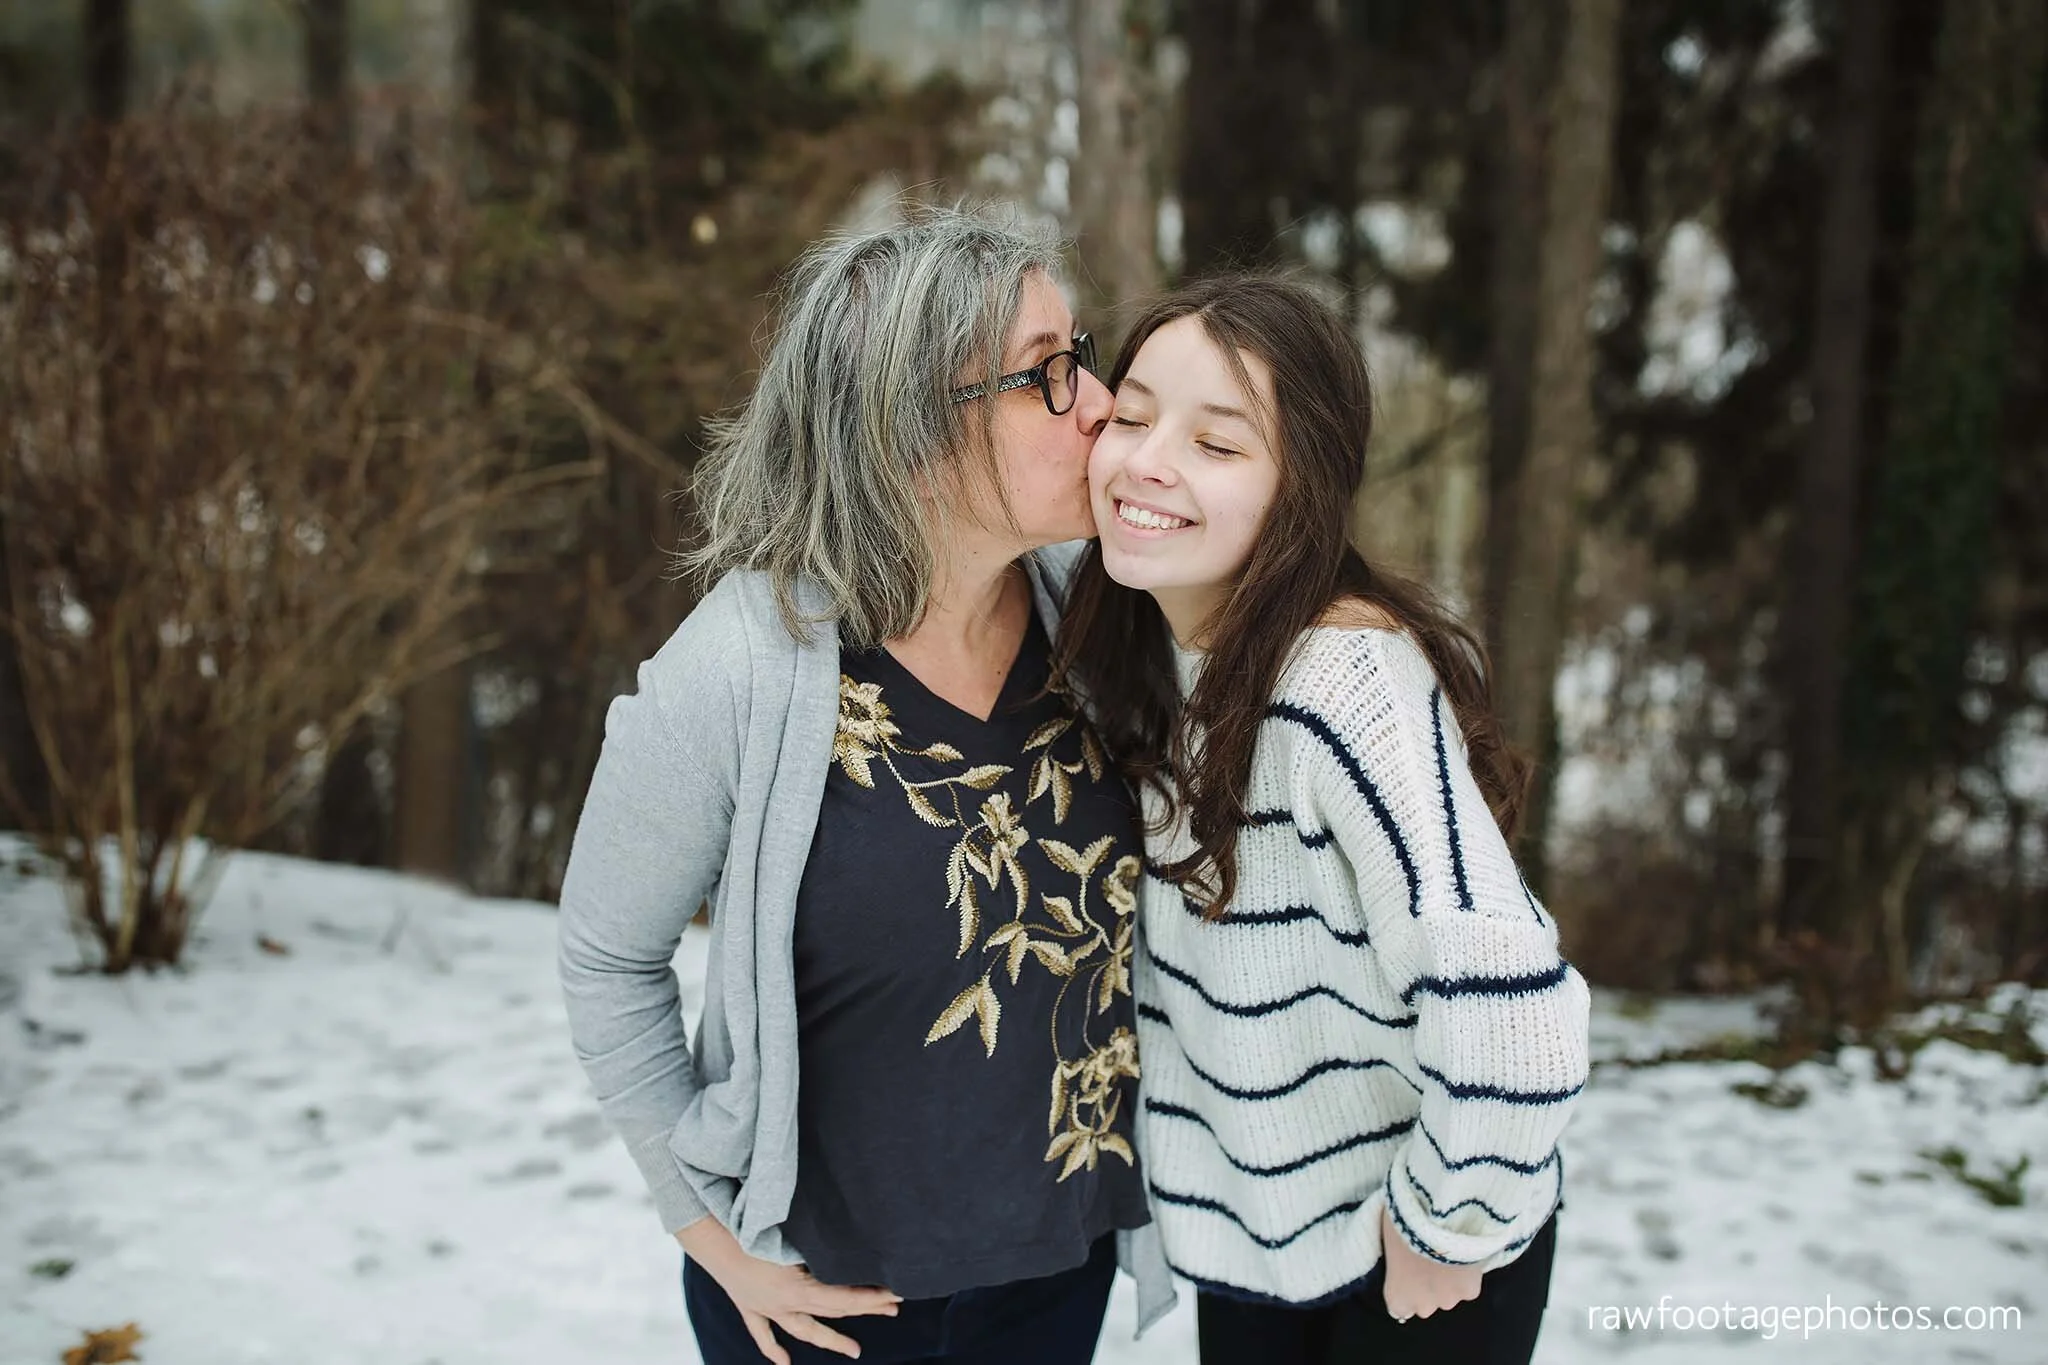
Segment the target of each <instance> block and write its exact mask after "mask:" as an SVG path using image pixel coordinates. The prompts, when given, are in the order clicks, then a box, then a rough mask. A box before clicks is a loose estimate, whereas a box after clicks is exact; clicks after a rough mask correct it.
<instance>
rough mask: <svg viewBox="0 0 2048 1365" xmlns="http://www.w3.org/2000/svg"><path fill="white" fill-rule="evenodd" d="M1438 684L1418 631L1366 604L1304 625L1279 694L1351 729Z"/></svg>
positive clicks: (1426, 693)
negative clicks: (1360, 609)
mask: <svg viewBox="0 0 2048 1365" xmlns="http://www.w3.org/2000/svg"><path fill="white" fill-rule="evenodd" d="M1362 605H1363V604H1361V606H1362ZM1366 612H1370V613H1373V614H1372V616H1366V615H1365V614H1364V613H1366ZM1435 686H1436V674H1435V672H1434V670H1432V669H1431V667H1430V663H1429V658H1428V656H1427V655H1425V654H1424V653H1423V652H1422V647H1421V645H1419V644H1418V643H1417V642H1416V640H1415V637H1414V636H1412V635H1410V634H1409V633H1408V632H1407V631H1406V630H1403V629H1401V628H1400V627H1399V626H1397V625H1396V624H1395V623H1394V622H1393V621H1391V620H1390V619H1387V618H1385V617H1384V616H1380V615H1379V614H1378V613H1377V612H1376V611H1375V610H1374V609H1373V608H1369V607H1366V608H1364V610H1363V612H1361V613H1356V614H1346V615H1343V616H1340V617H1338V618H1337V619H1335V620H1331V619H1328V618H1326V619H1324V620H1322V621H1319V622H1317V623H1316V624H1315V625H1312V626H1310V627H1309V628H1308V629H1307V630H1305V631H1303V632H1302V633H1301V636H1300V638H1299V639H1298V640H1297V641H1296V642H1295V647H1294V652H1293V654H1292V655H1291V656H1290V658H1289V660H1288V664H1287V667H1286V669H1285V670H1284V671H1283V672H1282V673H1281V675H1280V683H1279V686H1278V687H1277V688H1275V689H1274V698H1273V700H1274V702H1275V703H1276V704H1280V705H1288V706H1293V707H1297V708H1301V709H1304V710H1307V711H1310V712H1313V713H1314V714H1316V715H1318V716H1320V717H1321V718H1322V719H1323V720H1325V721H1327V722H1328V723H1329V724H1330V725H1331V726H1333V727H1335V728H1338V729H1349V728H1352V727H1353V726H1354V725H1356V724H1359V723H1361V722H1362V721H1366V720H1369V719H1371V718H1372V717H1373V716H1374V715H1376V714H1379V713H1383V712H1384V711H1385V710H1386V709H1387V708H1388V707H1389V706H1390V705H1392V704H1394V703H1397V702H1404V701H1410V700H1414V699H1418V698H1423V699H1426V698H1427V697H1428V696H1429V695H1430V693H1431V692H1432V691H1434V689H1435Z"/></svg>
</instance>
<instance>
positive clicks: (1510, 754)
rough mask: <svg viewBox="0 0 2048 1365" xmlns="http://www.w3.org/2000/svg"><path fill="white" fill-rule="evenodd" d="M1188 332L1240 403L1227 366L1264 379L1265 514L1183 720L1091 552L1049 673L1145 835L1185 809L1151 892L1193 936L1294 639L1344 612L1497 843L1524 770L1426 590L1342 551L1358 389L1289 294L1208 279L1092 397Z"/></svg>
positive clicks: (1364, 381)
mask: <svg viewBox="0 0 2048 1365" xmlns="http://www.w3.org/2000/svg"><path fill="white" fill-rule="evenodd" d="M1188 317H1192V318H1194V319H1196V320H1197V321H1199V322H1200V324H1201V326H1202V330H1203V331H1204V332H1205V333H1206V334H1207V335H1208V337H1209V339H1210V340H1211V341H1212V342H1214V343H1215V344H1216V346H1217V347H1218V349H1220V350H1221V351H1222V352H1223V357H1224V359H1225V361H1226V362H1227V363H1228V364H1229V365H1230V367H1231V369H1232V370H1233V372H1234V373H1235V374H1236V375H1237V378H1238V380H1239V382H1240V383H1241V384H1242V385H1243V386H1244V388H1245V391H1246V392H1247V393H1248V394H1253V395H1256V394H1257V389H1256V387H1255V385H1254V384H1253V383H1252V381H1251V377H1250V374H1249V371H1248V370H1247V369H1246V367H1245V364H1244V359H1243V357H1244V356H1247V355H1250V356H1256V357H1258V358H1259V359H1260V360H1261V361H1263V362H1264V363H1265V365H1266V367H1267V368H1268V369H1269V370H1270V371H1271V372H1272V376H1273V392H1272V394H1271V402H1270V405H1269V406H1268V410H1267V412H1266V414H1265V416H1266V418H1267V421H1268V424H1269V432H1268V434H1269V436H1270V437H1271V439H1272V441H1273V451H1274V455H1275V458H1276V459H1277V460H1278V462H1279V466H1280V483H1279V489H1278V492H1277V495H1276V496H1275V498H1274V502H1273V506H1272V509H1271V511H1269V512H1268V513H1267V516H1266V522H1265V525H1264V526H1262V527H1261V528H1260V532H1259V536H1258V539H1257V541H1256V542H1255V543H1254V544H1253V547H1252V553H1251V558H1250V559H1249V561H1247V563H1246V564H1245V567H1244V571H1243V573H1242V575H1241V576H1240V577H1239V579H1238V582H1237V585H1236V587H1235V588H1233V589H1232V590H1231V592H1230V594H1229V596H1228V597H1226V598H1225V599H1224V602H1223V604H1222V605H1221V607H1219V608H1218V610H1217V612H1216V614H1215V616H1214V617H1213V618H1212V619H1211V620H1210V621H1209V622H1208V623H1207V627H1208V629H1207V632H1206V635H1207V640H1208V658H1207V660H1206V661H1205V662H1204V664H1203V667H1202V672H1201V676H1200V678H1199V680H1198V681H1197V682H1196V684H1195V690H1194V693H1193V695H1191V696H1190V697H1188V699H1187V704H1186V706H1185V707H1184V708H1183V706H1182V705H1181V701H1180V695H1179V688H1178V686H1177V683H1176V681H1175V676H1174V667H1173V657H1172V651H1171V648H1170V645H1169V638H1170V637H1169V632H1168V627H1167V624H1166V618H1165V616H1164V615H1163V614H1162V613H1161V612H1160V610H1159V605H1158V603H1156V602H1155V601H1153V599H1152V597H1151V595H1150V594H1148V593H1145V592H1141V591H1138V590H1136V589H1133V588H1126V587H1124V586H1122V585H1121V584H1118V583H1117V582H1115V581H1114V580H1113V579H1111V578H1110V576H1109V574H1108V573H1107V572H1106V571H1105V570H1104V569H1103V567H1102V552H1101V545H1100V543H1099V542H1097V543H1096V544H1094V545H1091V546H1089V548H1088V552H1087V554H1086V555H1085V556H1084V557H1083V558H1082V560H1081V563H1080V566H1079V568H1078V569H1077V570H1076V575H1075V578H1074V581H1073V585H1072V588H1071V589H1070V591H1069V594H1068V599H1067V605H1066V611H1065V614H1064V617H1063V619H1062V622H1061V625H1060V639H1059V648H1058V651H1057V662H1056V667H1057V669H1058V674H1057V676H1058V677H1060V678H1061V679H1064V680H1067V681H1070V682H1071V683H1073V684H1076V685H1078V687H1079V689H1080V691H1081V692H1082V693H1083V695H1085V696H1086V697H1087V698H1088V700H1089V702H1090V703H1091V705H1092V707H1093V709H1094V711H1095V714H1096V718H1097V724H1098V727H1099V729H1100V732H1101V734H1102V737H1103V739H1104V741H1105V742H1106V743H1107V745H1108V746H1109V749H1110V751H1111V753H1112V754H1114V755H1115V756H1116V758H1117V760H1118V762H1119V764H1120V765H1121V766H1122V768H1123V770H1124V773H1125V775H1126V776H1127V777H1128V778H1129V779H1130V780H1131V782H1132V783H1133V784H1134V785H1135V784H1150V785H1151V786H1152V787H1153V788H1154V789H1155V790H1157V791H1158V792H1159V793H1160V794H1161V795H1162V796H1163V797H1164V798H1165V801H1166V804H1165V807H1164V810H1163V812H1162V821H1161V824H1160V825H1159V826H1156V827H1155V829H1154V832H1155V833H1156V832H1158V830H1159V829H1161V828H1164V827H1165V826H1166V825H1170V824H1171V823H1172V820H1173V818H1174V815H1175V813H1176V809H1177V807H1182V806H1184V807H1185V809H1186V812H1187V817H1188V828H1189V832H1190V833H1191V834H1193V836H1194V838H1195V840H1196V841H1197V843H1198V845H1199V847H1198V849H1197V851H1196V852H1195V853H1194V854H1192V855H1190V856H1189V857H1187V858H1183V859H1181V860H1179V861H1178V862H1175V863H1171V864H1168V865H1165V866H1162V867H1161V868H1160V869H1159V872H1160V874H1161V875H1162V876H1166V877H1169V878H1171V879H1173V880H1175V881H1178V882H1180V883H1182V884H1183V885H1184V886H1187V887H1189V888H1190V889H1192V890H1194V891H1196V892H1197V893H1198V894H1200V895H1202V896H1203V897H1204V898H1205V899H1207V901H1208V902H1209V915H1210V917H1211V918H1215V917H1217V916H1220V915H1221V914H1222V913H1223V912H1224V911H1225V910H1226V909H1227V908H1228V907H1229V905H1230V902H1231V900H1232V898H1233V896H1234V895H1235V894H1236V891H1237V836H1238V831H1239V830H1241V829H1242V828H1243V827H1244V824H1245V814H1246V813H1245V808H1244V800H1245V789H1246V787H1247V786H1248V785H1249V783H1250V780H1251V767H1252V752H1253V748H1254V746H1255V744H1256V743H1257V739H1258V732H1259V725H1260V723H1261V721H1263V720H1264V718H1265V715H1266V708H1267V706H1268V705H1269V704H1270V702H1271V701H1272V697H1273V692H1274V689H1275V687H1277V685H1278V684H1279V681H1280V674H1281V672H1282V670H1283V669H1285V668H1286V666H1287V663H1288V661H1289V659H1290V658H1291V656H1292V655H1293V652H1294V649H1295V647H1296V645H1297V643H1298V642H1299V641H1300V639H1301V636H1302V633H1303V632H1304V631H1306V630H1308V629H1309V627H1311V626H1313V625H1315V624H1316V623H1317V621H1318V620H1319V619H1321V618H1322V617H1323V616H1324V615H1325V613H1327V612H1328V611H1329V609H1330V608H1331V607H1332V606H1333V605H1335V604H1337V603H1339V602H1341V601H1344V600H1346V599H1356V600H1358V601H1361V602H1364V603H1366V604H1367V605H1368V606H1370V607H1373V608H1377V609H1378V612H1379V613H1380V614H1383V615H1384V616H1386V617H1388V618H1391V620H1392V621H1393V622H1394V623H1395V624H1397V625H1398V626H1399V627H1400V628H1401V629H1402V630H1404V631H1405V632H1406V633H1407V634H1408V635H1409V636H1410V637H1411V638H1413V639H1414V640H1415V642H1416V643H1417V644H1419V645H1420V646H1421V648H1422V651H1423V653H1424V654H1425V655H1427V656H1428V659H1429V662H1430V666H1431V667H1432V668H1433V669H1434V670H1435V672H1436V677H1437V681H1438V682H1439V683H1441V684H1442V686H1443V689H1444V694H1445V695H1446V696H1447V697H1448V698H1449V699H1450V703H1451V708H1452V710H1453V712H1454V713H1455V715H1456V716H1457V719H1458V725H1459V728H1460V730H1461V731H1462V732H1463V734H1464V737H1465V746H1466V749H1467V752H1468V753H1469V754H1470V756H1471V763H1472V772H1473V776H1474V777H1475V778H1476V779H1477V780H1478V783H1479V788H1480V791H1481V792H1482V793H1483V794H1484V795H1485V797H1486V803H1487V805H1488V807H1489V808H1490V809H1491V810H1492V812H1493V817H1494V819H1495V821H1496V822H1498V824H1499V825H1500V827H1501V829H1502V831H1503V832H1504V833H1506V834H1507V836H1508V837H1509V838H1510V839H1512V838H1513V837H1514V836H1515V833H1516V831H1517V829H1518V827H1519V825H1520V822H1521V814H1522V803H1523V799H1524V797H1525V795H1526V793H1527V790H1528V784H1529V771H1530V769H1529V764H1528V762H1527V760H1525V759H1524V758H1522V756H1521V755H1519V754H1517V753H1515V752H1514V751H1513V750H1511V749H1510V748H1509V747H1508V745H1507V742H1506V739H1505V737H1504V736H1503V734H1502V732H1501V726H1500V720H1499V718H1498V717H1497V716H1496V715H1495V713H1494V709H1493V698H1492V689H1491V686H1490V684H1489V681H1488V675H1489V672H1490V670H1489V667H1488V664H1487V659H1486V649H1485V646H1484V645H1483V644H1482V643H1481V642H1480V640H1479V638H1478V637H1477V636H1476V635H1475V634H1474V633H1473V632H1472V631H1471V630H1470V629H1469V628H1468V627H1466V626H1465V625H1464V624H1463V623H1462V622H1460V621H1459V620H1458V619H1457V618H1456V617H1455V616H1453V615H1452V614H1451V612H1450V611H1449V610H1448V609H1447V608H1446V607H1444V605H1443V604H1442V603H1441V602H1439V601H1438V600H1437V598H1436V596H1435V594H1434V593H1432V592H1431V591H1430V590H1429V589H1428V588H1426V587H1424V586H1423V585H1422V584H1420V583H1417V582H1414V581H1413V580H1410V579H1407V578H1403V577H1401V576H1399V575H1397V574H1392V573H1388V572H1387V571H1385V570H1383V569H1378V568H1375V567H1373V566H1372V565H1371V564H1369V563H1367V562H1366V560H1365V558H1364V556H1362V555H1361V554H1359V552H1358V551H1357V549H1356V548H1354V547H1353V546H1352V544H1351V542H1350V538H1349V534H1348V525H1349V522H1350V518H1351V507H1352V503H1353V500H1354V498H1355V496H1356V494H1357V492H1358V487H1359V484H1360V482H1361V481H1362V480H1363V478H1364V475H1365V446H1366V440H1367V438H1368V437H1369V436H1370V435H1371V432H1372V381H1371V379H1370V377H1369V376H1368V375H1367V373H1366V368H1365V359H1364V357H1363V356H1362V355H1361V354H1360V353H1359V349H1358V345H1357V343H1356V342H1355V341H1354V340H1352V338H1351V336H1350V335H1349V334H1348V333H1347V332H1346V331H1345V329H1344V326H1343V324H1342V323H1341V322H1339V321H1338V319H1337V317H1336V315H1335V314H1334V313H1332V312H1331V310H1330V309H1329V308H1328V307H1327V306H1325V305H1324V304H1323V303H1322V301H1321V300H1319V299H1318V298H1317V297H1316V296H1315V295H1314V294H1313V293H1311V292H1310V291H1309V290H1308V288H1307V287H1306V286H1304V285H1302V284H1300V283H1297V282H1295V281H1292V280H1288V279H1286V278H1283V277H1279V276H1274V275H1224V276H1217V277H1214V278H1210V279H1204V280H1198V281H1195V282H1194V283H1191V284H1188V285H1185V286H1183V287H1181V288H1180V289H1177V290H1175V291H1174V292H1173V293H1171V294H1168V295H1166V296H1165V297H1163V298H1161V299H1160V300H1159V301H1158V302H1156V303H1154V304H1153V305H1152V306H1151V307H1150V308H1149V309H1147V310H1146V312H1145V313H1144V315H1143V316H1142V317H1140V318H1139V319H1138V321H1137V322H1136V324H1135V325H1134V326H1133V327H1132V328H1131V332H1130V336H1129V337H1128V339H1126V340H1125V342H1124V345H1123V350H1122V352H1121V354H1119V355H1118V356H1117V360H1116V364H1115V366H1114V367H1113V368H1112V369H1111V370H1110V375H1109V387H1110V388H1111V389H1112V390H1114V389H1115V388H1116V387H1117V386H1118V385H1120V384H1122V383H1123V379H1124V376H1125V375H1126V374H1127V373H1129V372H1130V368H1131V362H1132V360H1133V359H1135V358H1136V356H1137V354H1138V351H1139V348H1141V347H1142V346H1143V345H1144V344H1145V340H1146V338H1147V337H1149V336H1151V335H1152V333H1154V332H1156V331H1158V330H1159V329H1160V328H1161V327H1163V326H1165V325H1166V324H1167V323H1170V322H1175V321H1178V320H1179V319H1181V318H1188ZM1197 736H1199V738H1196V737H1197ZM1191 750H1192V751H1191Z"/></svg>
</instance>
